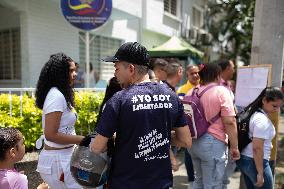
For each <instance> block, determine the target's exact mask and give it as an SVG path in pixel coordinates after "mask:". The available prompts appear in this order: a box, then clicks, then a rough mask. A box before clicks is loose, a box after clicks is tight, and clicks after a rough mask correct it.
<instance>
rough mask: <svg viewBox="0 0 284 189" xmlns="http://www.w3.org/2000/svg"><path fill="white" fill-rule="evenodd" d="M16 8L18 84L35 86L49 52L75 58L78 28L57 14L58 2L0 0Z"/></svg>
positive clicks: (76, 55) (77, 54) (77, 56)
mask: <svg viewBox="0 0 284 189" xmlns="http://www.w3.org/2000/svg"><path fill="white" fill-rule="evenodd" d="M1 3H3V4H4V6H8V7H11V8H13V9H15V10H19V11H20V21H21V23H20V25H21V44H22V45H21V51H22V53H21V56H22V87H35V85H36V82H37V79H38V76H39V73H40V70H41V68H42V66H43V65H44V63H45V62H47V60H48V59H49V56H50V55H51V54H54V53H57V52H64V53H66V54H67V55H69V56H70V57H71V58H73V59H74V60H75V61H77V60H79V50H78V49H79V42H78V40H79V38H78V31H79V30H78V29H76V28H75V27H73V26H71V25H70V24H69V23H68V22H67V21H66V20H65V18H64V17H63V16H62V14H61V9H60V5H59V1H58V2H54V1H38V0H13V1H8V0H3V2H1Z"/></svg>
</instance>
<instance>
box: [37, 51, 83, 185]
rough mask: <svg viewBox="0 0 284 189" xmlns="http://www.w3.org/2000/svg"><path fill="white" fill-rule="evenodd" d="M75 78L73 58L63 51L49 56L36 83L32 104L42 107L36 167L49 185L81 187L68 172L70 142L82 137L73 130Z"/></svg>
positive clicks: (77, 141)
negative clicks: (41, 142) (39, 145)
mask: <svg viewBox="0 0 284 189" xmlns="http://www.w3.org/2000/svg"><path fill="white" fill-rule="evenodd" d="M75 78H76V66H75V62H74V61H73V60H72V59H71V58H70V57H68V56H66V55H65V54H63V53H57V54H54V55H51V56H50V59H49V60H48V61H47V63H46V64H45V65H44V66H43V68H42V70H41V73H40V76H39V80H38V83H37V87H36V93H35V96H36V105H37V107H38V108H40V109H42V128H43V132H44V135H43V136H44V137H43V139H44V148H43V150H42V151H41V153H40V155H39V160H38V166H37V171H38V172H39V173H40V175H41V177H42V179H43V180H44V181H45V182H46V183H48V185H49V186H50V188H54V189H55V188H56V189H66V188H68V189H69V188H70V189H71V188H72V189H77V188H82V187H81V186H79V185H78V184H77V183H76V182H75V180H74V179H73V177H72V175H71V173H70V160H71V156H72V152H73V147H74V144H79V143H80V142H81V140H82V139H83V138H84V137H83V136H78V135H76V133H75V127H74V125H75V122H76V119H77V114H76V112H75V110H74V108H73V107H74V92H73V89H72V86H73V84H74V80H75Z"/></svg>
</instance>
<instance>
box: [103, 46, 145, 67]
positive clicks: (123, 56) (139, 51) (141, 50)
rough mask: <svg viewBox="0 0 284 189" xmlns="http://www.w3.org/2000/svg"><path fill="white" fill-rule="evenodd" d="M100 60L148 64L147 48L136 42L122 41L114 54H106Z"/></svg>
mask: <svg viewBox="0 0 284 189" xmlns="http://www.w3.org/2000/svg"><path fill="white" fill-rule="evenodd" d="M102 60H103V61H105V62H118V61H126V62H128V63H131V64H137V65H142V66H147V67H149V66H150V64H149V53H148V51H147V49H146V48H145V47H144V46H143V45H141V44H139V43H137V42H128V43H124V44H123V45H121V46H120V47H119V49H118V50H117V52H116V53H115V55H114V56H108V57H105V58H103V59H102Z"/></svg>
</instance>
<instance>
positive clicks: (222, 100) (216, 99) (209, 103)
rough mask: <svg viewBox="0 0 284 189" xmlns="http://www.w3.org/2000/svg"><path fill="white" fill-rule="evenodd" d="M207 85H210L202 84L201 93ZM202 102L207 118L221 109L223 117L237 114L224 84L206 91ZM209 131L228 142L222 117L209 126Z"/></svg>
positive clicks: (210, 117)
mask: <svg viewBox="0 0 284 189" xmlns="http://www.w3.org/2000/svg"><path fill="white" fill-rule="evenodd" d="M209 85H210V84H209ZM206 86H208V85H204V86H201V87H200V90H199V93H200V92H201V91H202V90H203V89H204V88H205V87H206ZM201 103H202V105H203V107H204V114H205V117H206V119H207V120H210V119H212V118H213V117H214V116H215V115H217V114H218V112H220V111H221V117H223V116H236V113H235V110H234V104H233V100H232V98H231V94H230V91H229V90H228V89H227V88H226V87H224V86H215V87H212V88H211V89H209V90H208V91H206V92H205V93H204V94H203V96H202V97H201ZM208 133H210V134H212V135H213V136H214V137H215V138H217V139H219V140H221V141H223V142H225V143H228V136H227V134H225V127H224V125H223V123H222V120H221V118H219V119H218V120H217V121H216V122H215V123H213V124H212V125H211V126H210V127H209V128H208Z"/></svg>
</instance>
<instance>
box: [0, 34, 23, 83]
mask: <svg viewBox="0 0 284 189" xmlns="http://www.w3.org/2000/svg"><path fill="white" fill-rule="evenodd" d="M20 79H21V59H20V29H19V28H12V29H6V30H0V80H20Z"/></svg>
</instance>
